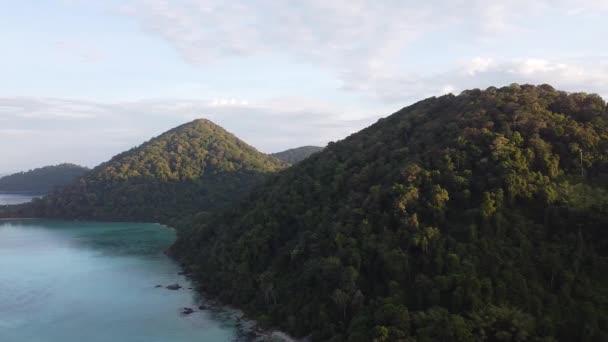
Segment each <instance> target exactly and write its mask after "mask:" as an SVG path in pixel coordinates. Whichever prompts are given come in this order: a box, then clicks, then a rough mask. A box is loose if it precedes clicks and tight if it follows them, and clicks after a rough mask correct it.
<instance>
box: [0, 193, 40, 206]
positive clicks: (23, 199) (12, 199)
mask: <svg viewBox="0 0 608 342" xmlns="http://www.w3.org/2000/svg"><path fill="white" fill-rule="evenodd" d="M37 197H40V196H39V195H27V194H14V193H13V194H9V193H0V205H14V204H22V203H28V202H31V201H32V199H34V198H37Z"/></svg>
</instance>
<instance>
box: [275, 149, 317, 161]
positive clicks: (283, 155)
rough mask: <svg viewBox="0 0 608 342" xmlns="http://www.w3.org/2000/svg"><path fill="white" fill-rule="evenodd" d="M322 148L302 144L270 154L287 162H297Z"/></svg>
mask: <svg viewBox="0 0 608 342" xmlns="http://www.w3.org/2000/svg"><path fill="white" fill-rule="evenodd" d="M322 150H323V147H319V146H302V147H296V148H292V149H289V150H286V151H282V152H277V153H272V154H271V156H273V157H275V158H277V159H279V160H282V161H284V162H286V163H289V164H297V163H299V162H301V161H302V160H304V159H306V158H308V157H310V156H311V155H312V154H313V153H317V152H319V151H322Z"/></svg>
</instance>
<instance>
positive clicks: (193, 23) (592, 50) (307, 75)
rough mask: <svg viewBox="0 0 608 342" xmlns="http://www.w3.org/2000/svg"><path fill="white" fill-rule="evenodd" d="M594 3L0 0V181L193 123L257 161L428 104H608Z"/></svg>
mask: <svg viewBox="0 0 608 342" xmlns="http://www.w3.org/2000/svg"><path fill="white" fill-rule="evenodd" d="M607 15H608V0H587V1H582V0H571V1H563V0H553V1H546V0H540V1H534V2H530V1H522V0H509V1H505V0H496V1H481V0H479V1H478V0H470V1H464V0H452V1H427V2H421V1H407V0H377V1H368V0H350V1H347V0H331V1H327V0H301V1H276V0H248V1H245V0H233V1H221V0H181V1H180V0H172V1H165V0H126V1H114V0H111V1H108V0H106V1H93V0H90V1H87V0H63V1H62V0H55V1H51V0H37V1H34V0H29V1H28V0H20V1H0V42H1V44H2V53H1V57H0V77H1V79H2V80H3V82H0V158H1V160H2V164H1V165H0V173H2V172H12V171H18V170H22V169H29V168H32V167H37V166H43V165H46V164H56V163H60V162H64V161H68V162H75V163H80V164H85V165H88V166H94V165H96V164H98V163H100V162H102V161H104V160H106V159H108V158H109V157H111V156H112V155H114V154H116V153H119V152H121V151H122V150H124V149H127V148H130V147H132V146H135V145H137V144H139V143H141V142H143V141H145V140H147V139H149V138H150V137H152V136H153V135H156V134H159V133H161V132H163V131H165V130H167V129H169V128H171V127H173V126H176V125H178V124H181V123H183V122H185V121H188V120H191V119H194V118H198V117H207V118H209V119H211V120H213V121H215V122H217V123H218V124H220V125H222V126H224V127H225V128H226V129H228V130H229V131H231V132H233V133H235V134H236V135H237V136H239V137H241V138H242V139H244V140H245V141H247V142H248V143H250V144H252V145H254V146H255V147H257V148H258V149H260V150H262V151H264V152H275V151H279V150H282V149H286V148H290V147H295V146H300V145H305V144H315V145H324V144H326V143H327V142H328V141H332V140H338V139H341V138H343V137H345V136H346V135H348V134H350V133H353V132H356V131H357V130H359V129H361V128H363V127H365V126H367V125H369V124H370V123H373V122H375V121H376V120H377V119H378V118H379V117H382V116H386V115H388V114H390V113H392V112H394V111H396V110H398V109H400V108H401V107H404V106H406V105H408V104H411V103H412V102H414V101H417V100H420V99H423V98H425V97H428V96H435V95H441V94H444V93H447V92H453V93H456V94H457V93H458V92H460V91H462V90H464V89H468V88H485V87H488V86H490V85H496V86H502V85H508V84H510V83H513V82H517V83H550V84H552V85H553V86H555V87H557V88H559V89H563V90H566V91H586V92H594V93H599V94H600V95H602V96H604V97H606V96H607V95H608V46H607V45H606V44H605V42H604V38H605V37H606V36H608V24H606V20H605V18H606V16H607Z"/></svg>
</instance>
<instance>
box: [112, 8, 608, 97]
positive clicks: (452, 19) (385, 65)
mask: <svg viewBox="0 0 608 342" xmlns="http://www.w3.org/2000/svg"><path fill="white" fill-rule="evenodd" d="M125 8H126V9H125V10H124V12H125V13H128V14H129V15H130V16H131V17H133V18H135V19H136V20H137V21H138V22H140V24H141V26H142V27H143V28H144V29H145V30H146V32H148V33H150V34H151V35H154V36H157V37H161V38H162V39H163V40H164V41H166V42H167V43H168V44H170V45H171V46H172V47H173V48H175V50H176V51H177V52H178V53H179V54H180V55H181V56H182V57H183V59H184V60H185V61H187V62H189V63H191V64H192V65H202V64H210V63H214V62H215V61H217V60H219V59H221V58H224V57H227V56H228V57H241V58H245V57H249V56H270V55H276V54H279V55H284V56H287V57H290V58H293V59H294V60H296V61H298V62H302V61H303V62H307V63H310V64H314V65H316V66H318V67H321V68H325V69H326V70H328V71H329V72H331V73H333V74H334V75H335V77H336V78H338V79H339V80H341V81H342V82H343V87H342V89H343V90H348V91H352V92H357V93H360V94H363V95H364V96H366V97H367V98H378V99H382V100H386V99H387V98H394V96H393V95H390V94H389V95H388V96H385V95H382V93H385V92H387V91H388V92H389V93H395V92H401V93H403V92H404V91H406V90H407V91H410V90H411V87H406V88H393V89H388V88H389V86H395V87H398V86H399V85H403V84H404V83H405V84H407V83H408V81H406V80H405V79H406V78H410V79H412V78H413V79H415V80H419V79H421V78H422V79H423V80H426V81H428V80H429V79H431V78H432V77H431V78H429V77H426V78H425V77H420V76H416V75H412V68H408V65H407V64H406V63H404V62H403V59H404V57H407V56H408V54H410V53H416V52H417V51H414V50H412V45H413V44H414V43H416V42H418V41H419V40H421V39H426V37H428V36H432V35H433V34H441V35H443V37H446V38H445V39H458V40H459V41H461V42H463V43H464V44H465V46H469V47H470V49H474V48H478V46H479V45H484V44H491V43H492V42H497V41H501V40H503V39H514V38H515V37H517V36H521V37H525V36H526V34H528V33H529V30H530V26H531V25H533V24H534V23H536V19H537V18H542V17H543V16H546V15H547V13H551V15H553V16H582V15H593V14H598V13H604V14H606V13H605V12H607V11H608V1H606V0H570V1H566V0H551V1H549V0H540V1H528V0H496V1H490V2H488V1H485V0H450V1H447V0H445V1H444V0H437V1H426V2H424V1H423V2H421V1H410V0H380V1H377V0H332V1H327V0H303V1H298V2H295V3H294V2H290V1H274V0H257V1H249V0H235V1H223V0H184V1H168V0H135V1H134V2H133V3H131V5H130V6H128V7H125ZM450 37H451V38H450ZM432 39H437V37H433V38H432ZM438 44H442V41H441V40H440V41H438ZM467 44H468V45H467ZM503 48H507V47H506V46H505V47H503ZM492 49H493V50H495V49H496V46H494V47H492ZM437 51H440V48H439V47H438V50H437ZM435 52H436V51H435ZM446 53H447V54H448V56H450V52H449V51H446ZM496 57H497V56H489V57H486V58H482V57H479V58H476V59H473V60H472V61H471V62H470V63H469V64H468V69H467V70H466V72H467V73H468V74H469V76H474V77H477V79H478V80H479V82H480V83H483V82H484V80H485V79H488V78H489V77H488V75H490V74H497V73H498V74H502V75H503V76H509V77H505V78H504V79H498V78H494V79H495V80H496V81H497V82H498V83H499V84H503V83H506V82H509V81H510V80H513V79H527V78H526V77H522V78H520V77H514V75H524V76H525V75H526V72H527V74H528V75H540V74H546V72H543V71H542V70H539V69H538V68H540V67H543V65H538V64H536V65H534V63H535V62H541V61H542V60H540V59H539V60H536V61H535V60H530V59H524V62H525V63H528V64H523V65H518V64H517V63H515V62H514V63H511V64H512V65H511V66H512V67H517V68H521V69H520V70H516V71H515V72H512V73H509V72H507V70H500V69H501V68H502V67H503V66H504V65H505V64H506V65H508V64H509V63H510V62H509V61H507V62H505V61H500V60H496ZM452 58H453V57H452ZM446 62H447V63H446ZM454 62H456V61H455V60H452V61H450V60H447V61H444V65H443V66H442V67H443V70H444V71H443V72H440V73H444V74H449V73H450V71H446V70H448V69H445V68H446V65H445V64H447V68H453V69H457V68H459V66H455V64H454ZM495 63H497V64H496V65H495ZM551 63H553V62H551ZM545 67H551V68H556V67H557V66H556V65H555V64H547V65H545ZM414 68H415V66H414ZM461 71H462V70H456V73H459V72H461ZM554 71H556V72H558V74H561V75H562V76H564V73H568V74H569V75H570V76H572V75H571V74H572V72H573V70H572V66H571V65H568V67H567V70H565V69H564V70H560V69H554ZM428 72H429V70H425V73H428ZM584 73H588V71H584ZM448 76H458V77H459V78H462V79H460V80H459V81H460V83H467V84H474V83H469V82H464V81H465V79H464V77H462V76H461V75H448ZM549 76H551V75H549ZM562 78H563V77H562ZM551 79H555V77H551V78H550V79H549V80H551ZM558 80H561V78H559V77H558ZM535 81H536V82H539V81H541V80H539V79H535ZM541 82H542V81H541ZM446 83H447V84H451V83H452V80H451V79H448V80H444V81H441V82H438V83H435V84H434V85H433V86H432V87H434V90H433V91H434V92H437V91H439V90H441V89H443V87H445V84H446ZM408 88H409V89H408ZM423 93H429V92H428V91H427V92H420V91H414V92H412V93H408V95H412V96H416V95H420V94H423Z"/></svg>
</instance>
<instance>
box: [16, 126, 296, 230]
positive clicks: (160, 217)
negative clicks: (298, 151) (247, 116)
mask: <svg viewBox="0 0 608 342" xmlns="http://www.w3.org/2000/svg"><path fill="white" fill-rule="evenodd" d="M284 166H285V165H283V164H282V163H281V162H280V161H278V160H276V159H275V158H272V157H270V156H268V155H266V154H263V153H261V152H258V151H257V150H255V149H254V148H253V147H251V146H249V145H247V144H246V143H244V142H242V141H241V140H239V139H238V138H236V137H235V136H234V135H232V134H230V133H228V132H227V131H225V130H224V129H223V128H221V127H220V126H217V125H215V124H214V123H212V122H210V121H208V120H195V121H193V122H190V123H187V124H184V125H182V126H179V127H177V128H174V129H172V130H170V131H168V132H166V133H164V134H162V135H160V136H158V137H156V138H153V139H151V140H150V141H148V142H146V143H144V144H142V145H141V146H139V147H137V148H133V149H131V150H129V151H127V152H124V153H121V154H119V155H117V156H115V157H113V158H112V159H111V160H110V161H108V162H105V163H103V164H101V165H99V166H98V167H96V168H95V169H93V170H92V171H91V172H90V173H88V174H86V175H85V176H84V177H83V178H81V179H80V180H78V181H77V182H76V183H74V184H72V185H70V186H68V187H65V188H63V189H61V190H60V191H56V192H53V193H51V194H49V195H48V196H46V197H44V198H43V199H41V200H38V201H34V202H33V204H32V205H26V206H23V207H22V208H20V209H19V210H20V211H21V214H23V215H28V216H42V217H61V218H86V219H96V220H114V221H116V220H130V221H132V220H135V221H148V222H150V221H152V222H157V221H160V222H168V221H171V222H175V221H179V220H184V219H186V218H187V217H189V216H191V215H193V214H195V213H198V212H204V211H206V210H211V209H214V208H220V207H222V206H224V205H226V204H227V203H231V202H232V201H233V200H235V199H236V198H239V197H240V196H242V195H243V194H245V193H246V192H247V191H248V190H249V189H250V187H251V186H252V185H253V184H255V183H257V182H259V181H260V180H262V179H263V178H264V177H265V175H266V174H267V173H268V172H273V171H276V170H279V169H281V168H283V167H284Z"/></svg>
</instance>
